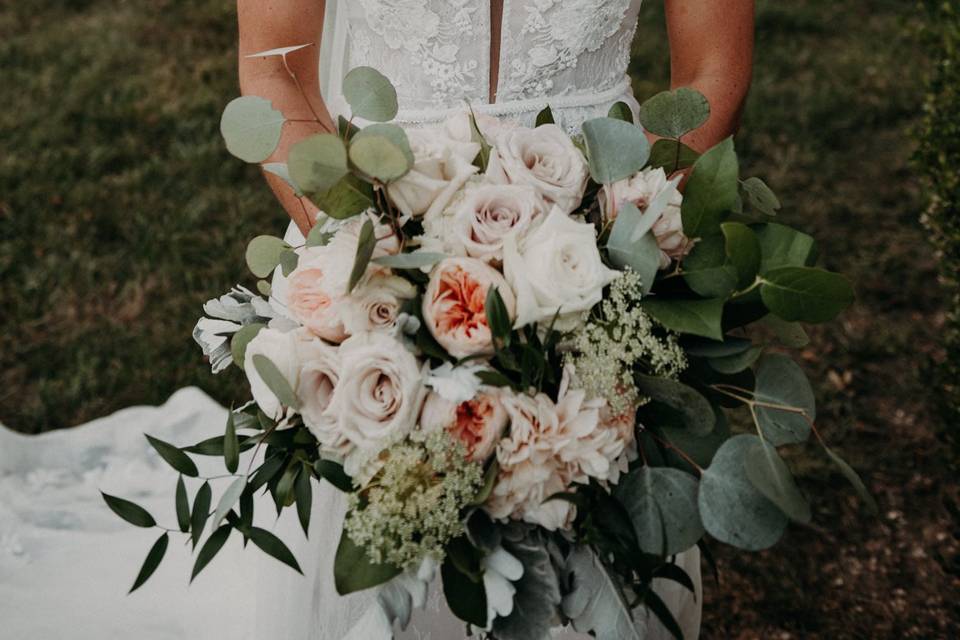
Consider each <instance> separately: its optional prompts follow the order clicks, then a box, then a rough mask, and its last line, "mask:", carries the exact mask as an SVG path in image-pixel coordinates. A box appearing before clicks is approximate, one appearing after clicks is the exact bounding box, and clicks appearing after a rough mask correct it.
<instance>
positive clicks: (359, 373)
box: [327, 333, 426, 477]
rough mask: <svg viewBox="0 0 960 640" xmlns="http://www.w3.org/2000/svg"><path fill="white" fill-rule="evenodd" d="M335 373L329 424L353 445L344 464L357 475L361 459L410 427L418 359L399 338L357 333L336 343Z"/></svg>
mask: <svg viewBox="0 0 960 640" xmlns="http://www.w3.org/2000/svg"><path fill="white" fill-rule="evenodd" d="M339 355H340V362H341V368H340V379H339V381H338V382H337V385H336V388H335V389H334V391H333V398H332V399H331V400H330V405H329V406H328V407H327V413H328V414H329V415H331V416H333V417H334V419H335V420H336V422H335V424H334V425H333V426H332V430H333V431H334V433H336V434H337V436H339V437H342V438H344V439H345V440H347V441H348V442H349V444H350V445H351V446H352V447H353V448H352V450H351V451H350V452H349V453H348V454H347V455H346V458H345V460H344V469H345V471H346V472H347V474H348V475H350V476H352V477H357V476H358V475H359V474H360V472H361V471H362V469H363V468H364V466H365V465H366V463H368V462H369V460H370V459H371V458H372V457H373V456H375V455H376V454H377V453H379V452H380V451H382V450H383V449H385V448H386V447H388V446H390V445H391V444H394V443H395V442H398V441H399V440H401V439H403V438H404V437H405V436H406V435H407V434H408V433H410V431H411V430H412V429H413V427H414V425H415V424H416V421H417V416H418V415H419V414H420V408H421V406H422V404H423V398H424V396H425V393H426V392H425V389H424V386H423V381H422V376H421V372H420V365H419V364H418V363H417V359H416V358H415V357H414V356H413V354H411V353H410V352H409V351H407V350H406V349H405V348H404V346H403V344H402V343H400V342H398V341H397V340H395V339H394V338H391V337H390V336H387V335H384V334H382V333H360V334H357V335H355V336H351V337H350V338H348V339H347V340H346V341H345V342H344V343H343V344H342V345H340V352H339Z"/></svg>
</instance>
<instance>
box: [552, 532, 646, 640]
mask: <svg viewBox="0 0 960 640" xmlns="http://www.w3.org/2000/svg"><path fill="white" fill-rule="evenodd" d="M566 568H567V571H569V572H570V573H572V574H573V588H572V590H571V591H570V592H569V593H568V594H567V595H566V596H564V598H563V605H562V607H563V613H564V615H566V616H567V617H569V618H570V620H571V621H572V623H573V628H574V629H575V630H576V631H578V632H580V633H590V634H591V635H593V636H594V637H596V638H597V640H644V637H645V635H646V634H645V633H644V632H643V631H642V629H641V628H640V627H639V626H638V625H637V623H636V621H635V620H634V618H633V614H632V612H631V611H630V606H629V605H628V604H627V602H626V601H625V600H624V596H623V593H622V592H621V590H620V587H619V586H618V585H617V584H616V583H615V582H614V579H613V577H612V576H611V575H610V572H609V571H608V570H607V568H606V567H605V566H603V563H602V562H601V561H600V559H599V558H598V557H597V556H596V555H595V554H594V552H593V550H592V549H591V548H590V547H589V546H587V545H580V546H577V547H575V548H574V550H573V552H572V553H571V554H570V557H569V558H568V560H567V567H566Z"/></svg>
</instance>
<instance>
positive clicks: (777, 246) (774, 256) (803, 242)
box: [753, 223, 817, 274]
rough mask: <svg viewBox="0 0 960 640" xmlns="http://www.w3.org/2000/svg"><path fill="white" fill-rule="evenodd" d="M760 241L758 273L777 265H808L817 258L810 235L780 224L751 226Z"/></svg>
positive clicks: (815, 248) (815, 244) (777, 266)
mask: <svg viewBox="0 0 960 640" xmlns="http://www.w3.org/2000/svg"><path fill="white" fill-rule="evenodd" d="M753 229H754V232H755V233H756V236H757V239H758V240H759V241H760V253H761V256H762V257H761V260H760V273H762V274H763V273H767V272H768V271H772V270H774V269H777V268H779V267H809V266H812V265H813V264H814V262H815V261H816V259H817V243H816V241H814V239H813V238H812V237H811V236H808V235H807V234H805V233H801V232H799V231H797V230H796V229H791V228H790V227H786V226H784V225H782V224H775V223H769V224H763V225H759V226H754V227H753Z"/></svg>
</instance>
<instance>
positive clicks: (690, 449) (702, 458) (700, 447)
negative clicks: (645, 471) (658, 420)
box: [660, 409, 730, 472]
mask: <svg viewBox="0 0 960 640" xmlns="http://www.w3.org/2000/svg"><path fill="white" fill-rule="evenodd" d="M714 414H715V415H716V417H717V425H716V426H715V427H714V428H713V431H711V432H710V433H709V434H707V435H705V436H695V435H693V434H692V433H690V431H689V430H688V429H685V428H683V427H675V426H672V425H663V426H661V427H660V431H661V432H662V434H663V437H664V438H666V439H667V441H669V442H670V444H671V445H673V446H674V447H676V448H677V449H679V450H680V451H682V452H683V453H684V454H685V455H686V456H688V457H689V458H691V459H692V460H693V462H694V463H695V464H697V465H699V466H701V467H709V466H710V463H711V462H713V456H715V455H716V453H717V451H718V450H719V449H720V447H721V446H723V443H724V442H726V441H727V440H728V439H729V438H730V427H729V425H728V424H727V419H726V416H724V414H723V412H722V411H721V410H719V409H714ZM667 458H668V460H671V461H672V464H673V465H674V466H679V467H680V468H683V469H689V470H690V471H691V472H694V471H697V469H696V468H694V467H693V466H691V465H690V463H689V462H688V461H687V460H686V459H685V458H684V457H683V456H680V455H679V454H677V452H675V451H669V450H668V451H667Z"/></svg>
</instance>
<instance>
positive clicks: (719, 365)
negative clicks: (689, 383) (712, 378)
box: [707, 346, 763, 376]
mask: <svg viewBox="0 0 960 640" xmlns="http://www.w3.org/2000/svg"><path fill="white" fill-rule="evenodd" d="M762 353H763V347H761V346H756V347H751V348H749V349H747V350H746V351H744V352H742V353H738V354H735V355H732V356H724V357H722V358H711V359H709V360H707V364H709V365H710V368H711V369H713V370H714V371H716V372H717V373H722V374H724V375H728V376H732V375H734V374H736V373H740V372H741V371H746V370H747V369H749V368H750V367H752V366H753V363H754V362H756V361H757V358H759V357H760V355H761V354H762Z"/></svg>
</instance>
